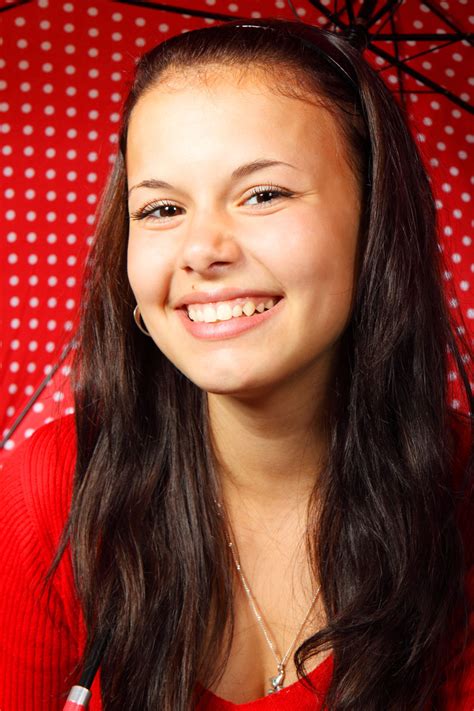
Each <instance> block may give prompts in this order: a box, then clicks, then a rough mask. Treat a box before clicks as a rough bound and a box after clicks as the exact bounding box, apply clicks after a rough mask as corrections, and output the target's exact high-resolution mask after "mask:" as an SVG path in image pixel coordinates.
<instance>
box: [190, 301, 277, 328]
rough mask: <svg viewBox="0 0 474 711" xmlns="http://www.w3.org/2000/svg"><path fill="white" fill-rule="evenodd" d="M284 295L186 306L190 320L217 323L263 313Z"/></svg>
mask: <svg viewBox="0 0 474 711" xmlns="http://www.w3.org/2000/svg"><path fill="white" fill-rule="evenodd" d="M282 298H283V297H281V296H277V297H269V298H267V299H264V298H260V299H257V300H252V299H234V300H232V301H221V302H217V303H215V304H190V305H187V306H185V307H184V309H185V311H186V313H187V314H188V318H189V319H190V321H197V322H198V323H215V322H218V321H230V320H231V319H236V318H244V317H245V318H250V317H251V316H253V315H254V314H261V313H263V312H264V311H269V310H270V309H272V308H273V307H274V306H275V305H276V304H277V303H278V302H279V301H280V300H281V299H282Z"/></svg>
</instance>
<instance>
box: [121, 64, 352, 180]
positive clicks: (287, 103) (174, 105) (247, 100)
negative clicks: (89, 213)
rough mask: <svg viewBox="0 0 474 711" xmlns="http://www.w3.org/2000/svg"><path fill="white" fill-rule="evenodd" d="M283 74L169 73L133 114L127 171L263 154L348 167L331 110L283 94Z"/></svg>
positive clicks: (237, 70)
mask: <svg viewBox="0 0 474 711" xmlns="http://www.w3.org/2000/svg"><path fill="white" fill-rule="evenodd" d="M286 71H287V72H288V70H286ZM284 72H285V70H284V69H283V71H281V72H280V73H278V71H276V70H275V69H272V70H270V71H267V72H265V71H264V69H262V68H258V67H257V68H255V67H252V68H249V67H227V66H215V67H214V66H211V67H206V68H204V69H201V70H198V71H197V70H195V69H193V70H180V71H172V72H169V73H168V74H167V75H166V76H165V77H163V78H162V79H161V80H160V81H159V82H158V83H157V84H155V85H154V86H153V87H151V88H150V89H149V90H148V91H147V92H145V93H144V94H143V95H142V96H141V97H140V99H139V100H138V102H137V104H136V105H135V107H134V109H133V111H132V114H131V118H130V123H129V128H128V134H127V169H128V171H129V172H130V171H132V172H133V173H135V172H137V171H138V172H142V170H147V169H151V165H150V164H151V163H152V162H153V161H155V160H156V159H157V157H158V156H159V158H160V160H161V161H162V162H167V163H173V162H174V163H176V164H181V165H182V167H183V168H184V163H187V164H188V165H189V164H191V163H193V162H194V161H199V160H204V158H206V159H207V160H208V161H210V162H215V164H216V165H218V164H219V165H220V164H221V163H222V162H223V161H224V162H225V160H226V159H227V158H229V159H231V160H232V161H233V159H234V157H235V156H236V155H239V157H242V158H244V159H245V158H248V159H249V160H251V159H255V158H256V157H259V155H260V154H262V152H264V153H265V155H266V157H274V158H277V159H280V160H288V161H289V162H291V160H292V159H293V160H295V159H296V158H298V159H299V161H300V162H301V161H303V162H304V161H305V160H306V161H309V160H311V159H312V158H314V157H315V156H316V155H318V156H319V157H320V159H328V158H329V157H330V158H331V160H332V161H334V160H336V161H342V162H347V161H346V153H347V150H346V146H345V141H344V140H343V137H342V135H341V133H340V131H339V129H338V126H337V124H336V120H335V119H334V117H333V115H332V113H331V112H330V111H329V110H328V109H327V108H325V107H324V105H323V103H322V101H319V100H318V97H315V96H314V94H311V95H310V94H309V92H304V91H303V90H302V91H301V92H300V91H298V93H295V92H294V91H292V95H290V96H288V95H286V93H285V85H286V82H287V81H289V80H291V75H288V76H286V77H285V76H284ZM293 80H294V75H293ZM313 153H314V155H313ZM255 154H256V155H255Z"/></svg>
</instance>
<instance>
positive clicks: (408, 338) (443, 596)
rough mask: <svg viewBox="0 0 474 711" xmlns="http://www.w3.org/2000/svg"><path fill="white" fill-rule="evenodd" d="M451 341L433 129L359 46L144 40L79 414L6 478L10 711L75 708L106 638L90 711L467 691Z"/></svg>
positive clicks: (357, 703) (205, 36)
mask: <svg viewBox="0 0 474 711" xmlns="http://www.w3.org/2000/svg"><path fill="white" fill-rule="evenodd" d="M460 338H461V335H460V334H459V333H458V332H456V328H455V324H454V323H452V321H451V317H450V314H449V309H448V307H447V303H446V297H445V295H444V287H443V284H442V278H441V264H440V253H439V250H438V247H437V234H436V225H435V208H434V203H433V198H432V194H431V191H430V187H429V181H428V178H427V175H426V173H425V170H424V168H423V166H422V163H421V161H420V158H419V155H418V152H417V149H416V146H415V144H414V142H413V140H412V138H411V137H410V133H409V130H408V129H407V127H406V124H405V122H404V119H403V117H402V115H401V112H400V109H399V108H398V106H397V104H396V102H395V100H394V99H393V98H392V97H391V95H390V93H389V92H388V90H387V89H386V88H385V87H384V85H383V83H382V82H381V81H380V80H379V79H378V77H377V76H376V74H375V73H374V72H373V71H372V70H371V69H370V68H369V66H368V65H367V64H366V63H365V61H364V60H363V59H362V57H361V55H360V53H359V52H358V51H357V50H356V49H355V48H354V47H353V46H351V44H350V43H349V41H348V40H347V39H346V38H344V37H340V36H336V35H333V34H331V33H328V32H324V31H318V30H316V29H312V28H307V27H305V26H304V25H301V24H299V23H296V22H284V21H277V20H258V21H257V20H255V21H254V20H252V21H251V23H250V22H249V23H247V24H245V23H242V22H231V23H228V24H226V25H222V26H217V27H209V28H206V29H203V30H198V31H193V32H188V33H186V34H183V35H180V36H177V37H173V38H171V39H169V40H167V41H166V42H164V43H162V44H160V45H159V46H157V47H156V48H155V49H153V50H152V51H150V52H149V53H148V54H146V55H145V56H144V57H143V58H142V59H141V60H140V62H139V64H138V66H137V73H136V78H135V81H134V83H133V86H132V89H131V91H130V95H129V97H128V100H127V102H126V104H125V108H124V114H123V124H122V132H121V139H120V151H119V154H118V156H117V160H116V162H115V168H114V171H113V175H112V176H111V179H110V183H109V186H108V189H107V191H106V193H105V195H104V198H103V201H102V208H101V214H100V219H99V223H98V228H97V236H96V241H95V245H94V247H93V250H92V254H91V258H90V261H89V264H88V269H87V277H86V287H85V294H84V304H83V312H82V325H81V332H80V342H79V348H78V350H77V356H76V362H75V370H74V388H75V404H76V413H75V417H74V418H64V419H63V420H60V421H59V422H57V423H54V424H51V425H49V426H46V427H45V428H42V429H41V430H39V431H38V432H37V433H35V435H34V436H33V437H32V438H31V439H30V440H29V441H28V442H27V443H26V444H25V445H24V446H23V447H22V448H20V451H18V454H17V455H15V457H12V458H11V460H10V464H9V465H8V467H7V471H6V472H4V475H3V480H2V492H1V493H2V517H1V521H0V525H1V527H2V536H1V541H2V544H1V546H0V551H1V552H0V559H1V569H2V589H1V591H0V593H1V597H0V630H2V631H1V632H0V653H1V655H2V661H1V670H0V708H2V709H3V711H20V710H21V711H24V710H25V709H28V711H46V710H48V711H52V710H55V709H61V707H62V704H63V703H64V700H65V697H66V695H67V691H68V689H69V688H70V687H71V686H72V685H73V684H75V683H76V684H77V681H78V678H79V675H80V671H81V667H82V666H83V665H84V663H85V660H87V659H89V660H90V655H91V651H92V650H93V649H96V646H97V644H98V643H102V647H105V651H104V654H103V658H102V663H101V666H100V673H99V676H98V677H97V678H96V680H95V682H94V685H93V692H94V693H93V697H92V702H91V706H90V708H91V709H93V710H97V709H104V710H106V711H118V710H119V709H120V710H121V711H123V709H127V711H132V710H133V711H158V710H160V711H188V709H194V708H198V709H210V710H215V711H217V710H222V711H224V710H225V709H233V708H241V709H245V710H247V709H248V710H250V709H256V710H257V709H258V711H267V710H268V711H270V709H294V710H296V709H302V710H305V709H307V710H308V711H309V710H310V709H311V710H314V711H317V710H319V709H322V708H323V707H324V708H327V709H331V710H335V711H342V710H344V711H346V710H347V711H348V710H358V711H392V710H393V711H395V710H397V711H401V710H406V711H408V710H409V711H421V710H422V709H443V710H446V709H449V710H450V711H454V710H456V711H460V710H462V709H466V710H467V709H472V708H473V707H474V649H473V640H472V636H471V635H470V633H469V630H468V614H469V606H470V601H469V594H470V593H469V585H470V582H469V581H470V576H471V578H472V575H473V572H472V571H473V567H472V553H471V549H470V546H471V543H472V541H471V539H470V533H469V526H468V524H469V521H470V520H471V518H472V509H470V502H471V500H472V499H471V483H472V478H471V477H472V420H471V418H470V417H469V416H468V415H466V416H464V417H463V416H461V415H458V414H457V413H456V411H454V410H452V409H451V408H450V406H449V402H448V401H449V398H448V394H447V382H448V378H447V372H448V362H447V359H448V357H450V358H451V359H452V362H453V363H452V366H450V367H453V368H454V369H456V370H457V373H458V377H459V379H460V382H461V383H462V384H463V387H464V388H465V392H466V398H467V402H468V405H469V408H470V411H471V412H472V411H474V402H473V397H472V393H471V391H470V387H469V371H468V368H470V365H471V361H470V360H469V356H470V355H471V354H470V352H469V345H468V343H467V342H464V343H463V348H464V352H463V351H462V349H461V350H459V347H458V341H459V339H460ZM63 528H64V532H63V536H62V538H61V540H59V539H60V535H61V531H62V530H63ZM58 542H60V546H59V549H58V548H57V546H58ZM55 551H56V556H55V557H54V554H55ZM53 558H54V561H53ZM48 571H49V574H48V575H47V573H48ZM45 578H46V579H47V584H46V586H45V585H44V583H45ZM470 589H471V592H472V589H473V585H472V584H471V585H470ZM269 692H270V693H269Z"/></svg>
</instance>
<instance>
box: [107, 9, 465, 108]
mask: <svg viewBox="0 0 474 711" xmlns="http://www.w3.org/2000/svg"><path fill="white" fill-rule="evenodd" d="M112 1H113V2H115V3H118V4H122V5H133V6H135V7H143V8H147V9H154V10H162V11H166V12H172V13H179V14H186V15H191V16H194V17H202V18H210V19H213V20H218V21H221V22H225V21H228V20H236V19H239V20H244V19H250V18H246V17H242V16H237V15H228V14H224V13H219V12H211V11H209V10H196V9H193V8H189V7H183V6H177V5H169V4H165V3H155V2H150V1H149V0H112ZM287 3H288V6H289V7H290V8H291V10H292V12H293V14H294V16H295V17H296V18H297V19H298V20H300V17H299V16H298V14H297V12H296V10H295V8H294V6H293V3H292V0H287ZM308 3H309V4H310V5H311V6H312V7H314V8H315V9H316V10H318V11H319V12H320V13H321V15H323V16H324V17H325V18H326V20H327V23H326V24H325V25H324V27H325V29H331V30H333V31H340V32H341V33H342V34H344V35H346V36H347V37H348V38H349V39H350V40H351V42H352V44H355V45H356V46H358V47H359V49H360V50H361V51H365V50H369V51H370V52H372V53H373V54H374V55H375V56H377V57H381V58H382V59H384V60H385V61H386V62H388V63H389V66H392V67H395V68H396V70H397V74H398V81H399V86H400V88H399V89H393V88H392V91H393V92H396V93H400V100H401V103H402V105H403V106H404V108H406V107H405V96H406V94H407V93H409V94H421V93H424V94H426V93H435V94H439V95H442V96H444V97H446V98H447V99H449V101H451V102H452V103H453V104H456V105H457V106H459V107H460V108H462V109H464V110H465V111H467V112H468V113H471V114H474V104H470V103H469V102H468V101H465V100H464V99H462V98H461V97H460V96H457V95H456V94H454V93H453V92H452V91H450V90H449V89H447V88H446V87H444V86H441V84H439V83H438V82H436V81H434V80H433V79H431V78H430V77H428V76H426V74H424V73H422V72H420V71H418V70H417V69H413V67H411V66H410V64H409V62H410V61H412V60H413V59H417V58H418V57H421V56H424V55H427V54H429V53H431V52H437V51H439V50H441V49H443V48H445V47H448V46H450V45H452V44H453V43H454V42H468V43H469V44H470V45H471V46H472V45H473V44H474V33H472V32H464V31H463V30H462V29H461V28H460V27H458V25H457V24H456V23H455V22H453V21H452V20H451V19H450V18H449V17H448V16H447V15H446V13H445V12H443V11H442V10H440V9H439V8H438V7H436V5H435V4H434V3H433V2H432V0H423V2H422V3H420V4H423V5H426V7H428V8H429V10H430V11H431V12H432V13H433V15H435V16H436V17H437V18H438V19H440V20H441V21H442V22H444V24H445V25H446V27H447V29H449V30H451V31H450V32H448V31H446V32H439V33H419V32H415V33H400V32H397V30H396V12H397V10H398V9H399V7H400V6H401V5H402V0H387V2H385V3H383V4H381V3H380V2H378V0H362V2H361V4H360V7H359V8H358V10H357V12H356V10H355V7H354V3H353V0H344V1H343V2H340V3H339V2H337V0H336V1H335V3H334V9H332V10H331V9H329V8H328V7H327V6H326V5H323V3H322V2H320V0H308ZM378 6H380V7H378ZM300 21H301V20H300ZM377 23H380V24H379V25H378V27H377V29H375V28H374V26H375V25H376V24H377ZM387 25H389V28H390V31H389V32H384V31H383V30H384V28H385V27H386V26H387ZM377 42H392V43H393V54H390V52H387V51H386V50H385V49H382V48H381V47H380V46H378V44H377ZM400 42H430V43H435V44H434V46H431V47H430V48H428V49H426V50H422V51H421V52H417V53H416V54H414V55H411V56H409V57H407V58H405V59H401V57H400V51H399V44H400ZM386 69H387V67H385V68H382V69H379V70H378V71H379V72H383V71H385V70H386ZM406 76H410V77H412V78H413V79H416V80H417V81H418V82H420V84H423V85H424V86H425V87H427V89H425V90H417V89H411V88H410V89H407V88H406V86H405V77H406Z"/></svg>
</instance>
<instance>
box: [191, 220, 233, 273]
mask: <svg viewBox="0 0 474 711" xmlns="http://www.w3.org/2000/svg"><path fill="white" fill-rule="evenodd" d="M240 257H241V249H240V246H239V244H238V241H237V239H236V236H235V230H234V224H233V221H232V219H231V218H230V216H229V215H226V214H225V213H224V211H223V210H222V211H218V210H205V211H204V210H203V211H200V212H197V211H196V212H195V214H194V215H193V217H192V218H191V219H190V220H189V221H188V224H187V228H186V234H185V236H184V239H183V242H182V249H181V253H180V267H181V268H182V269H184V270H186V271H194V272H198V273H200V274H209V273H212V272H218V271H221V269H222V268H225V267H226V266H227V267H228V266H229V265H231V264H234V263H235V262H237V261H238V260H239V259H240Z"/></svg>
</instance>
